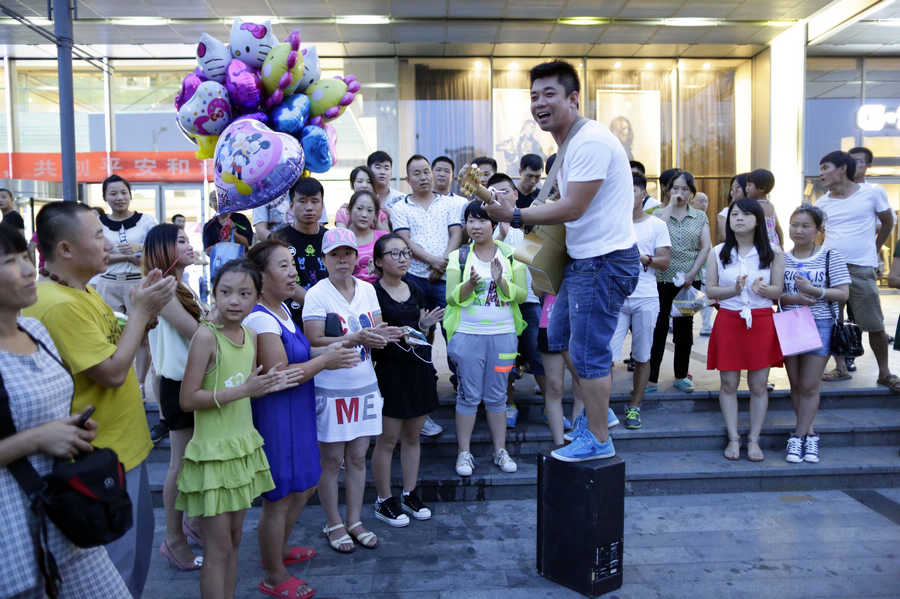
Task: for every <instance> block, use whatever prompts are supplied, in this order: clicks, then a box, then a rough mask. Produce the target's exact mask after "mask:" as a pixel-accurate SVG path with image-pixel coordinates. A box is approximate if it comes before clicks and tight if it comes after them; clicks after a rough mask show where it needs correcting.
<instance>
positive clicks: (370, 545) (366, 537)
mask: <svg viewBox="0 0 900 599" xmlns="http://www.w3.org/2000/svg"><path fill="white" fill-rule="evenodd" d="M360 526H362V522H357V523H356V524H351V525H350V528H348V529H347V532H350V531H351V530H353V529H354V528H359V527H360ZM350 536H351V537H353V540H354V541H356V542H357V543H359V544H360V545H362V546H363V547H365V548H366V549H375V548H376V547H378V537H376V536H375V533H374V532H372V531H366V532H364V533H362V534H360V535H358V536H357V535H354V534H352V533H351V535H350Z"/></svg>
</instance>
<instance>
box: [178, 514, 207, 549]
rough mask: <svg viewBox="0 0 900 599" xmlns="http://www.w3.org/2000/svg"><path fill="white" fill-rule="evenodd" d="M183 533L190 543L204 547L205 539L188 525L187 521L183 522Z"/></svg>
mask: <svg viewBox="0 0 900 599" xmlns="http://www.w3.org/2000/svg"><path fill="white" fill-rule="evenodd" d="M181 531H182V532H183V533H184V536H185V537H187V540H188V542H191V543H193V544H194V545H197V546H199V547H203V538H202V537H201V536H200V533H199V532H198V531H197V530H195V529H194V527H192V526H191V525H190V524H188V521H187V520H186V519H185V520H182V521H181Z"/></svg>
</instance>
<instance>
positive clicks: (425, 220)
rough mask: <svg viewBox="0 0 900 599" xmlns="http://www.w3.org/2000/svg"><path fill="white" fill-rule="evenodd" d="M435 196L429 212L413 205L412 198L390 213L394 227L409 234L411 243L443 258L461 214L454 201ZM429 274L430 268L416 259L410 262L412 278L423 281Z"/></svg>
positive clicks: (397, 204) (402, 202)
mask: <svg viewBox="0 0 900 599" xmlns="http://www.w3.org/2000/svg"><path fill="white" fill-rule="evenodd" d="M433 196H434V197H433V199H432V200H431V203H430V204H429V205H428V207H427V208H423V207H422V206H421V205H420V204H417V203H416V202H414V201H413V200H412V196H405V197H404V198H403V199H401V200H400V201H399V202H397V203H396V204H394V207H393V208H392V209H391V225H392V226H393V227H394V231H401V230H403V229H406V230H408V231H409V239H410V241H413V242H415V243H417V244H419V245H420V246H422V248H423V249H424V250H425V251H426V252H428V253H429V254H432V255H435V256H443V255H444V252H445V251H446V250H447V242H448V241H450V227H452V226H454V225H456V226H459V225H460V224H461V222H460V221H461V214H460V213H459V203H458V202H456V201H455V200H453V199H451V198H449V197H447V196H442V195H439V194H433ZM428 273H429V267H428V264H426V263H425V262H421V261H419V260H416V259H415V258H413V259H412V260H411V261H410V263H409V274H411V275H415V276H417V277H423V278H424V277H427V276H428ZM442 278H443V277H442Z"/></svg>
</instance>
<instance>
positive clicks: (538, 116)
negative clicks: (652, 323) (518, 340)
mask: <svg viewBox="0 0 900 599" xmlns="http://www.w3.org/2000/svg"><path fill="white" fill-rule="evenodd" d="M580 90H581V86H580V83H579V81H578V74H577V73H576V72H575V69H574V68H573V67H572V65H570V64H569V63H567V62H564V61H552V62H545V63H543V64H539V65H537V66H536V67H534V68H533V69H531V115H532V116H533V117H534V120H535V121H537V123H538V125H539V126H540V128H541V129H543V130H544V131H549V132H550V133H551V134H552V135H553V138H554V139H555V140H556V143H557V144H558V145H559V147H560V150H559V153H558V158H557V160H556V162H557V163H561V164H559V165H556V164H554V167H555V168H554V169H552V170H551V173H550V176H549V177H548V181H547V182H546V183H545V185H552V184H553V179H554V172H553V171H557V172H558V177H557V178H556V182H557V184H558V188H559V192H560V196H561V197H560V199H559V200H558V201H556V202H552V203H544V204H541V205H538V203H537V202H535V203H534V204H533V205H532V206H530V207H528V208H518V207H516V206H515V205H514V204H512V203H511V202H505V201H504V202H500V201H497V200H494V201H492V202H491V203H490V204H489V205H487V206H486V210H487V212H488V214H490V216H491V217H492V218H494V219H495V220H498V221H503V222H509V223H510V224H511V225H512V226H513V227H522V226H524V225H549V224H560V223H564V224H565V227H566V250H567V253H568V255H569V258H570V261H569V264H568V266H566V269H565V274H564V277H563V282H562V286H561V288H560V292H559V297H558V299H557V300H556V304H555V306H554V309H553V314H552V316H551V319H550V325H549V328H548V331H547V334H548V341H549V343H548V344H549V349H550V350H551V351H565V350H568V351H569V354H570V356H571V358H572V362H573V363H574V365H575V369H576V370H577V372H578V376H579V378H580V382H581V385H580V394H581V396H582V397H580V398H579V399H581V400H582V401H584V406H585V410H586V414H587V423H586V426H584V427H583V428H582V429H580V430H577V431H576V432H575V438H574V439H573V441H572V442H571V443H570V444H569V445H566V446H565V447H562V448H559V449H557V450H555V451H553V453H552V454H551V455H553V457H555V458H556V459H558V460H562V461H566V462H582V461H586V460H595V459H599V458H610V457H612V456H614V455H615V454H616V450H615V448H614V447H613V443H612V439H610V438H609V434H608V430H607V424H606V423H607V410H608V408H609V395H610V390H611V387H612V380H611V378H610V367H611V365H612V355H611V353H610V348H609V342H610V339H611V337H612V334H613V332H614V331H615V328H616V320H617V318H618V314H619V309H620V308H621V307H622V303H623V302H624V300H625V298H626V297H628V296H629V295H630V294H631V292H632V291H634V288H635V285H636V284H637V279H638V273H639V271H640V261H639V256H638V249H637V246H636V245H635V236H634V230H633V227H632V224H631V220H632V219H631V213H632V205H633V203H634V200H633V193H634V192H633V189H632V180H631V168H630V166H629V163H628V155H627V154H626V153H625V149H624V148H623V147H622V143H621V142H620V141H619V140H618V139H617V138H616V137H615V136H614V135H613V134H612V133H611V132H610V130H609V128H608V127H606V126H605V125H603V124H601V123H598V122H596V121H593V120H588V119H585V118H583V117H581V116H580V115H579V114H578V104H579V100H580Z"/></svg>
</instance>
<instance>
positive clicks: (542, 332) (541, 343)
mask: <svg viewBox="0 0 900 599" xmlns="http://www.w3.org/2000/svg"><path fill="white" fill-rule="evenodd" d="M537 348H538V351H539V352H540V353H542V354H558V353H559V352H558V351H550V346H549V344H548V343H547V329H538V340H537Z"/></svg>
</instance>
